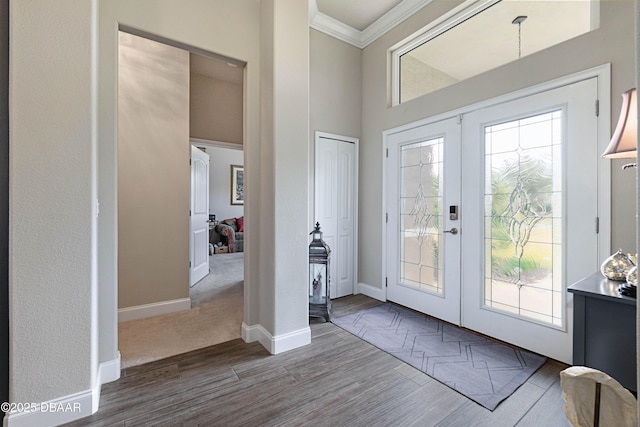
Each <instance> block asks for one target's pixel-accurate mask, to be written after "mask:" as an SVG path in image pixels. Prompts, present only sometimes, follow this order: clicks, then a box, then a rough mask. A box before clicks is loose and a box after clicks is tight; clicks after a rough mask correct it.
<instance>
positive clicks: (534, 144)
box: [462, 78, 602, 363]
mask: <svg viewBox="0 0 640 427" xmlns="http://www.w3.org/2000/svg"><path fill="white" fill-rule="evenodd" d="M597 84H598V82H597V79H596V78H592V79H589V80H585V81H582V82H579V83H574V84H571V85H569V86H564V87H561V88H558V89H554V90H550V91H547V92H543V93H540V94H537V95H533V96H528V97H526V98H523V99H518V100H515V101H511V102H507V103H503V104H500V105H496V106H494V107H489V108H483V109H480V110H477V111H475V112H472V113H469V114H466V115H465V116H464V119H463V152H464V153H465V155H464V156H463V158H462V159H463V175H462V176H463V204H464V209H465V214H464V216H463V218H462V229H463V230H464V237H463V265H464V268H463V282H464V289H463V295H464V297H463V313H462V317H463V325H464V326H466V327H468V328H470V329H473V330H476V331H479V332H482V333H484V334H487V335H490V336H492V337H496V338H499V339H501V340H504V341H507V342H510V343H513V344H516V345H518V346H521V347H524V348H527V349H530V350H533V351H536V352H538V353H541V354H544V355H547V356H550V357H553V358H554V359H557V360H561V361H563V362H567V363H570V362H571V360H572V322H571V321H572V307H573V306H572V299H571V298H570V296H569V294H568V293H567V291H566V288H567V284H571V283H573V282H575V281H577V280H579V279H580V278H582V277H585V276H588V275H590V274H592V273H593V272H594V271H597V268H598V265H599V255H598V232H597V227H596V221H597V218H598V191H597V189H598V170H599V167H598V165H599V162H602V160H601V159H600V156H599V154H600V149H599V147H598V123H597V117H596V111H595V108H594V106H595V101H596V99H597V95H598V92H597Z"/></svg>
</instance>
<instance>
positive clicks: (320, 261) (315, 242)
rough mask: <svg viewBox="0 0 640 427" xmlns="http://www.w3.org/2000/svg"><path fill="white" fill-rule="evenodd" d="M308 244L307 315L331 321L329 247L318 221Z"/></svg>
mask: <svg viewBox="0 0 640 427" xmlns="http://www.w3.org/2000/svg"><path fill="white" fill-rule="evenodd" d="M310 234H311V235H312V236H313V239H312V240H311V243H310V244H309V283H308V284H307V286H308V287H309V317H322V318H324V319H325V320H326V321H327V322H329V321H331V318H330V316H331V308H332V306H331V299H330V298H329V295H330V288H331V286H330V283H331V280H330V278H329V256H330V255H331V249H330V248H329V246H328V245H327V244H326V243H325V242H324V240H322V232H321V231H320V223H319V222H316V227H315V229H314V230H313V231H312V232H311V233H310Z"/></svg>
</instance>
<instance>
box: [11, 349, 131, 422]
mask: <svg viewBox="0 0 640 427" xmlns="http://www.w3.org/2000/svg"><path fill="white" fill-rule="evenodd" d="M118 378H120V352H118V357H117V358H116V359H113V360H109V361H107V362H102V363H101V364H100V366H98V384H97V385H96V386H95V387H94V388H93V389H90V390H85V391H82V392H80V393H75V394H71V395H69V396H64V397H60V398H57V399H52V400H49V401H47V402H42V403H35V404H33V406H29V407H28V408H27V410H26V411H24V412H13V413H9V414H6V415H5V416H4V420H3V422H2V425H3V426H4V427H53V426H59V425H61V424H65V423H69V422H71V421H75V420H79V419H80V418H84V417H88V416H90V415H92V414H95V413H96V412H97V411H98V407H99V403H100V388H101V386H102V384H106V383H108V382H111V381H115V380H117V379H118ZM29 405H32V404H29Z"/></svg>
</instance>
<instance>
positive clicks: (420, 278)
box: [387, 119, 461, 325]
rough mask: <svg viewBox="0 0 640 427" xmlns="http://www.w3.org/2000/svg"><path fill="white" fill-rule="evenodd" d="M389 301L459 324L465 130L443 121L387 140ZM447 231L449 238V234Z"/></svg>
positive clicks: (407, 131)
mask: <svg viewBox="0 0 640 427" xmlns="http://www.w3.org/2000/svg"><path fill="white" fill-rule="evenodd" d="M387 148H388V159H387V162H388V171H387V177H388V181H387V207H388V218H387V248H388V253H387V259H388V260H390V261H392V262H390V263H388V265H387V299H389V300H391V301H394V302H397V303H399V304H402V305H404V306H406V307H410V308H412V309H414V310H418V311H421V312H423V313H428V314H430V315H432V316H435V317H438V318H440V319H443V320H446V321H448V322H451V323H454V324H457V325H458V324H460V267H461V265H460V237H461V235H460V232H459V230H460V220H458V219H450V217H449V214H448V213H449V208H450V207H451V206H459V205H460V126H459V125H458V124H457V123H456V120H455V119H448V120H443V121H440V122H436V123H430V124H427V125H423V126H418V127H415V128H412V129H408V130H405V131H402V132H398V133H395V134H391V135H389V136H388V138H387ZM445 231H447V232H445Z"/></svg>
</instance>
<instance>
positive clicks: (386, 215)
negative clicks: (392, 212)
mask: <svg viewBox="0 0 640 427" xmlns="http://www.w3.org/2000/svg"><path fill="white" fill-rule="evenodd" d="M384 216H385V217H384V222H385V223H388V222H389V213H386V214H384Z"/></svg>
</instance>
